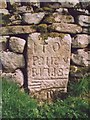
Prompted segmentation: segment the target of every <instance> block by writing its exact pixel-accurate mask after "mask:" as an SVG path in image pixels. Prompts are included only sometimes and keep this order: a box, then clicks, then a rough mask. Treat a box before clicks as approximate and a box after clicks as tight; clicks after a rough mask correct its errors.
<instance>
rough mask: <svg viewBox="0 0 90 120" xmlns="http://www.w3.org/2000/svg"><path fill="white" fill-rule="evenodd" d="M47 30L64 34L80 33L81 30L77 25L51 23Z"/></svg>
mask: <svg viewBox="0 0 90 120" xmlns="http://www.w3.org/2000/svg"><path fill="white" fill-rule="evenodd" d="M49 30H52V31H57V32H65V33H74V34H75V33H81V32H82V28H81V27H80V26H78V25H77V24H68V23H53V24H52V25H50V26H49Z"/></svg>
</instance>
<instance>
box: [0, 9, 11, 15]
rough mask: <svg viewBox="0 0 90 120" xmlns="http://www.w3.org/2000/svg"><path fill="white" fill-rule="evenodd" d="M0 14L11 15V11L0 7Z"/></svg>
mask: <svg viewBox="0 0 90 120" xmlns="http://www.w3.org/2000/svg"><path fill="white" fill-rule="evenodd" d="M0 14H3V15H9V14H10V13H9V11H8V10H7V9H0Z"/></svg>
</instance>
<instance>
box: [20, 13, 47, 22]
mask: <svg viewBox="0 0 90 120" xmlns="http://www.w3.org/2000/svg"><path fill="white" fill-rule="evenodd" d="M44 16H45V13H44V12H39V13H25V14H24V15H23V17H22V18H23V21H24V22H25V23H27V24H39V23H40V21H41V20H42V19H43V17H44Z"/></svg>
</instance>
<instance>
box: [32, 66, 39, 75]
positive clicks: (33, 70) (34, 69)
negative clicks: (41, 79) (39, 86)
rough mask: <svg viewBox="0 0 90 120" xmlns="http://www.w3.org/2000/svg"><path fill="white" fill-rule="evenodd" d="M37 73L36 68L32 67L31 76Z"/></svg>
mask: <svg viewBox="0 0 90 120" xmlns="http://www.w3.org/2000/svg"><path fill="white" fill-rule="evenodd" d="M37 75H38V71H37V69H36V68H32V76H33V77H35V76H37Z"/></svg>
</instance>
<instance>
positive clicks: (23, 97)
mask: <svg viewBox="0 0 90 120" xmlns="http://www.w3.org/2000/svg"><path fill="white" fill-rule="evenodd" d="M2 86H3V92H2V117H3V118H8V119H9V120H10V118H19V119H22V118H28V119H30V118H32V119H35V118H39V119H41V118H45V119H50V120H52V119H53V118H58V119H60V118H62V119H64V118H69V119H73V118H75V119H78V120H81V119H82V118H83V119H84V120H85V119H87V120H88V119H89V117H90V116H89V112H90V108H89V105H90V98H89V93H90V91H89V90H90V76H88V77H86V78H84V79H82V80H80V82H78V83H76V84H70V85H69V89H70V90H69V91H70V92H69V93H68V96H67V98H65V99H64V100H62V99H61V100H57V101H56V102H53V103H44V104H43V105H40V104H39V103H37V101H36V100H35V99H32V98H31V97H30V96H28V95H27V94H26V93H24V92H21V91H20V90H19V87H18V86H17V85H16V84H15V83H13V82H9V80H6V79H3V80H2Z"/></svg>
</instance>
